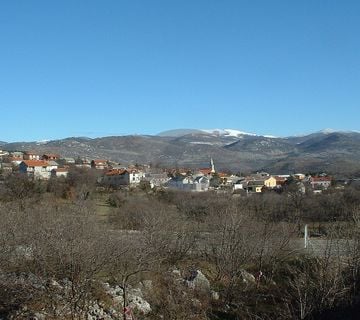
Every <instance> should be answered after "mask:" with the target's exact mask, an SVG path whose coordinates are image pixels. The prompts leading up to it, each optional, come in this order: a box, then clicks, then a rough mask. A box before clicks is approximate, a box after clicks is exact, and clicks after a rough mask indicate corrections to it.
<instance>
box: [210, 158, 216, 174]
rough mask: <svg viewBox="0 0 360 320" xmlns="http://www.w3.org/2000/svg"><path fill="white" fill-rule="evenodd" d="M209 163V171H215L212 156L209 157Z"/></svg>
mask: <svg viewBox="0 0 360 320" xmlns="http://www.w3.org/2000/svg"><path fill="white" fill-rule="evenodd" d="M210 165H211V173H215V172H216V171H215V165H214V160H213V158H212V157H211V158H210Z"/></svg>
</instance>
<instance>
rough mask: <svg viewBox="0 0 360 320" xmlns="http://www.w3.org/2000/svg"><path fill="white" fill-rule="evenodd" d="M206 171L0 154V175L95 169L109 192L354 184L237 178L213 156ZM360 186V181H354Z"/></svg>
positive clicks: (46, 175) (317, 178)
mask: <svg viewBox="0 0 360 320" xmlns="http://www.w3.org/2000/svg"><path fill="white" fill-rule="evenodd" d="M209 160H210V161H209V166H208V167H206V168H198V169H191V168H159V167H156V168H153V167H151V166H150V165H146V164H136V165H128V166H124V165H121V164H118V163H116V162H113V161H110V160H107V159H89V158H80V157H78V158H70V157H61V155H59V154H42V155H40V154H38V153H36V152H32V151H5V150H0V173H1V177H2V178H3V177H5V176H7V175H10V174H14V173H20V174H25V175H27V176H28V177H30V178H33V179H37V180H49V179H51V178H56V177H57V178H60V177H63V178H66V177H67V176H68V173H69V171H71V170H72V168H85V169H89V170H96V171H97V175H98V179H97V182H98V185H99V186H102V187H105V188H110V189H115V190H116V189H121V188H136V187H139V186H144V185H146V186H149V188H151V189H154V188H165V189H167V188H168V189H175V190H183V191H193V192H206V191H210V190H216V191H217V192H233V193H238V194H246V195H251V194H261V193H264V192H268V191H274V192H281V191H282V190H283V188H284V187H285V186H287V185H288V184H290V183H292V184H293V185H295V186H296V189H297V191H299V192H301V193H303V194H305V193H306V192H308V191H310V192H312V193H321V192H322V191H324V190H327V189H329V188H330V187H336V188H337V189H341V188H344V186H345V185H347V184H349V183H351V182H354V181H353V180H351V179H350V180H349V179H348V180H346V179H334V178H333V177H332V176H329V175H328V174H326V173H319V174H305V173H289V174H274V173H268V172H255V173H249V174H239V173H237V174H233V173H230V172H222V171H217V170H216V167H215V163H214V160H213V158H210V159H209ZM356 182H357V181H356Z"/></svg>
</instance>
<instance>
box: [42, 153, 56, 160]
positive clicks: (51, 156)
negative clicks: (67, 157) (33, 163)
mask: <svg viewBox="0 0 360 320" xmlns="http://www.w3.org/2000/svg"><path fill="white" fill-rule="evenodd" d="M41 158H42V159H43V160H45V161H49V160H54V161H55V160H59V159H60V155H58V154H55V153H47V154H43V155H42V157H41Z"/></svg>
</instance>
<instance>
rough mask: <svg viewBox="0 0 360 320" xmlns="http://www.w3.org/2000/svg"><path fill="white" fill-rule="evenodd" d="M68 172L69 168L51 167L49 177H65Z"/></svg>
mask: <svg viewBox="0 0 360 320" xmlns="http://www.w3.org/2000/svg"><path fill="white" fill-rule="evenodd" d="M68 173H69V168H67V167H64V168H57V169H52V170H51V177H57V178H59V177H64V178H66V177H67V176H68Z"/></svg>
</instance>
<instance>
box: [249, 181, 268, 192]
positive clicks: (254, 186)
mask: <svg viewBox="0 0 360 320" xmlns="http://www.w3.org/2000/svg"><path fill="white" fill-rule="evenodd" d="M264 186H265V185H264V180H250V181H248V183H247V185H246V191H247V192H251V193H261V192H262V191H263V188H264Z"/></svg>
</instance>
